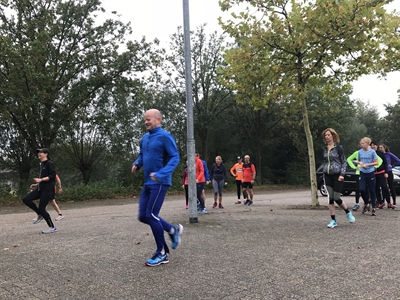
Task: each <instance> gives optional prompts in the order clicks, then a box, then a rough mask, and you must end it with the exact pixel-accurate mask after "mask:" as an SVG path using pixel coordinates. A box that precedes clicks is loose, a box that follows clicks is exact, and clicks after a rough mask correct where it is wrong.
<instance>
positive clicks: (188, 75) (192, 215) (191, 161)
mask: <svg viewBox="0 0 400 300" xmlns="http://www.w3.org/2000/svg"><path fill="white" fill-rule="evenodd" d="M183 39H184V55H185V79H186V113H187V142H186V145H187V160H188V173H189V174H188V176H189V201H188V202H189V222H190V223H197V222H198V217H197V195H196V194H197V193H196V169H195V149H196V147H195V141H194V130H193V97H192V64H191V51H190V24H189V0H183Z"/></svg>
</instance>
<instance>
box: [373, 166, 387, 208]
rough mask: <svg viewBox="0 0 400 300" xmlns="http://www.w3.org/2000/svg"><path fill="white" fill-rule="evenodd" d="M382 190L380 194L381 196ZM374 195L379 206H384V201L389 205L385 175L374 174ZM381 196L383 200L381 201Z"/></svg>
mask: <svg viewBox="0 0 400 300" xmlns="http://www.w3.org/2000/svg"><path fill="white" fill-rule="evenodd" d="M381 190H382V194H381ZM375 194H376V200H377V201H378V203H380V204H384V203H385V200H386V202H387V203H388V204H389V203H390V195H389V189H388V186H387V179H386V178H385V174H383V173H382V174H375ZM382 196H383V199H382Z"/></svg>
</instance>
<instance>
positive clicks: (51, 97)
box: [0, 0, 159, 173]
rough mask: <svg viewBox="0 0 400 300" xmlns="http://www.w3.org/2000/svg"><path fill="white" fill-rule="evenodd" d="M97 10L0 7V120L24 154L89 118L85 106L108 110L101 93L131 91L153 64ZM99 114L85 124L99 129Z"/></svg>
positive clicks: (41, 4)
mask: <svg viewBox="0 0 400 300" xmlns="http://www.w3.org/2000/svg"><path fill="white" fill-rule="evenodd" d="M100 5H101V2H100V1H99V0H88V1H82V0H71V1H63V0H54V1H45V0H14V1H9V2H7V3H6V2H0V91H1V93H0V118H1V119H2V121H4V122H6V123H10V124H12V127H13V130H14V131H17V135H16V136H17V137H18V138H19V140H18V141H20V143H22V144H25V145H26V147H28V148H29V149H30V151H31V153H34V152H35V149H36V148H38V147H39V146H40V147H48V148H49V147H50V146H51V145H52V144H53V143H54V141H55V139H56V137H57V136H59V135H60V132H61V133H62V132H63V130H67V131H68V128H70V126H71V123H72V124H73V121H74V120H76V119H78V120H79V121H80V120H81V117H82V116H87V115H89V116H91V117H92V114H93V113H92V112H90V111H88V110H87V109H88V108H95V109H99V110H100V111H101V108H102V107H108V106H107V103H108V102H107V100H108V99H109V98H108V96H110V95H111V94H112V93H113V92H115V91H118V92H119V91H120V90H121V89H123V88H125V89H128V88H131V87H132V86H135V84H136V83H137V82H138V81H137V79H135V76H136V75H137V74H139V73H140V72H144V71H146V70H148V69H149V68H150V67H151V66H152V65H153V64H159V57H158V55H157V53H156V52H157V51H156V50H155V49H154V51H152V49H151V47H152V44H151V43H147V42H146V41H145V39H143V40H142V41H140V42H137V41H135V42H131V41H128V42H125V38H126V35H128V34H130V32H131V28H130V25H129V24H123V23H122V22H120V21H118V20H113V19H107V20H105V21H104V22H103V23H102V24H97V23H98V22H97V21H96V18H97V16H98V15H99V14H102V13H103V9H102V8H101V6H100ZM122 48H125V49H126V50H125V51H121V50H120V49H122ZM92 103H96V105H93V106H91V107H90V104H92ZM108 111H109V110H108ZM103 116H104V114H103V115H101V114H98V115H97V119H95V118H93V119H92V121H93V122H97V125H99V124H101V123H102V121H104V118H103V119H101V117H103ZM107 124H108V123H107ZM68 133H69V132H68ZM15 140H17V139H15ZM19 148H22V147H21V146H20V147H19ZM30 155H32V154H30ZM28 156H29V155H28ZM25 157H26V155H25ZM25 157H21V158H20V160H21V159H24V158H25ZM21 168H22V167H21ZM24 168H26V164H24ZM21 173H23V172H22V171H21Z"/></svg>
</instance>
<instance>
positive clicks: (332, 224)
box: [328, 220, 337, 228]
mask: <svg viewBox="0 0 400 300" xmlns="http://www.w3.org/2000/svg"><path fill="white" fill-rule="evenodd" d="M336 226H337V222H336V221H335V220H331V221H330V222H329V224H328V228H333V227H336Z"/></svg>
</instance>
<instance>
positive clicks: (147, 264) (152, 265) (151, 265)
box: [144, 260, 169, 267]
mask: <svg viewBox="0 0 400 300" xmlns="http://www.w3.org/2000/svg"><path fill="white" fill-rule="evenodd" d="M167 263H169V260H163V261H161V262H159V263H158V264H149V263H148V262H147V261H145V262H144V264H145V265H146V266H148V267H157V266H159V265H163V264H167Z"/></svg>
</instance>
